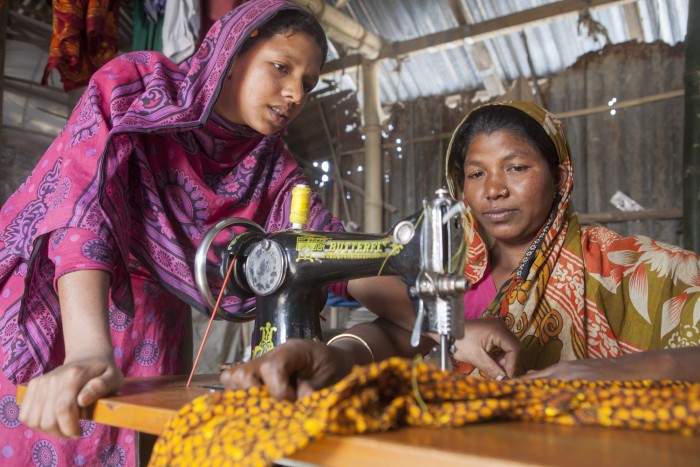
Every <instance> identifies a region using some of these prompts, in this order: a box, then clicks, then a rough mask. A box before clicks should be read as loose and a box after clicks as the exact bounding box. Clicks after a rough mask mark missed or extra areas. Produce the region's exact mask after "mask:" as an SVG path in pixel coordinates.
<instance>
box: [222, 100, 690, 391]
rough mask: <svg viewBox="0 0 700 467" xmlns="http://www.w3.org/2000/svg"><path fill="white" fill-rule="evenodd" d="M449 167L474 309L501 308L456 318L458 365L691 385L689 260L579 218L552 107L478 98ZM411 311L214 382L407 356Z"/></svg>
mask: <svg viewBox="0 0 700 467" xmlns="http://www.w3.org/2000/svg"><path fill="white" fill-rule="evenodd" d="M446 167H447V180H448V184H449V187H450V190H451V193H452V195H453V196H454V197H456V198H463V199H464V201H465V204H466V205H467V206H468V208H469V213H468V216H467V222H466V224H465V228H466V233H467V235H466V237H467V243H468V258H467V265H466V268H465V276H466V277H467V278H468V279H469V280H470V282H471V283H472V284H473V285H474V289H475V290H478V289H479V288H482V290H483V288H484V287H485V288H487V289H488V288H489V287H488V286H489V285H490V286H491V289H492V291H493V293H492V296H491V297H490V300H489V304H488V305H487V306H486V308H485V309H484V310H479V312H478V315H481V316H482V317H484V318H501V319H477V320H469V321H467V323H466V324H465V337H464V338H462V339H460V340H459V341H458V342H457V343H456V351H455V354H454V358H455V359H456V360H458V361H459V362H460V363H458V364H457V368H458V369H460V370H462V371H467V372H472V373H473V374H481V375H482V376H491V377H493V378H497V379H502V378H504V377H506V376H508V377H514V376H516V375H518V374H521V373H525V372H527V373H528V374H527V376H526V378H545V377H546V378H554V379H596V380H639V379H657V380H660V379H683V380H691V381H700V366H699V365H697V362H698V361H700V347H699V346H698V345H699V344H700V259H699V258H698V256H697V255H696V254H694V253H692V252H689V251H685V250H682V249H680V248H677V247H674V246H671V245H667V244H663V243H660V242H656V241H654V240H651V239H649V238H646V237H642V236H634V237H628V238H623V237H621V236H620V235H618V234H616V233H615V232H612V231H610V230H608V229H606V228H604V227H599V226H594V227H581V226H580V225H579V222H578V218H577V216H576V214H575V212H574V210H573V207H572V205H571V194H572V190H573V166H572V163H571V156H570V152H569V145H568V142H567V140H566V137H565V135H564V131H563V128H562V125H561V123H560V122H559V120H558V119H557V118H556V117H555V116H554V115H552V114H551V113H549V112H547V111H546V110H544V109H542V108H541V107H538V106H536V105H534V104H531V103H524V102H500V103H493V104H487V105H484V106H481V107H478V108H476V109H474V110H473V111H472V112H470V113H469V114H468V115H467V116H466V117H465V118H464V120H463V121H462V123H461V124H460V125H459V126H458V127H457V129H456V130H455V132H454V135H453V138H452V141H451V143H450V146H449V149H448V154H447V164H446ZM486 280H492V281H493V283H492V284H484V281H486ZM470 298H471V297H470V294H469V293H468V294H467V296H466V298H465V302H466V307H467V310H466V311H467V312H469V311H470V310H469V308H470V306H471V304H472V303H474V301H473V300H470ZM477 301H478V300H477ZM408 309H410V308H407V309H401V308H400V307H397V308H396V309H395V312H394V315H393V316H383V319H380V320H378V321H377V322H375V323H371V324H363V325H359V326H356V327H354V328H353V329H352V330H351V331H350V332H349V333H348V334H351V336H348V335H347V334H346V335H345V336H346V338H342V339H338V340H335V341H334V342H333V343H332V345H331V346H323V345H319V344H316V343H309V342H301V341H293V342H289V343H287V344H285V345H284V346H281V347H280V348H278V349H277V350H276V351H275V352H272V353H271V354H269V355H268V356H266V357H265V358H263V359H261V360H258V361H253V362H252V363H250V364H249V365H246V366H242V367H238V368H234V369H232V370H229V371H227V372H225V373H224V374H223V375H222V381H223V383H224V384H225V385H226V386H227V387H230V388H247V387H251V386H255V385H260V384H262V383H264V384H266V385H267V386H268V389H269V391H270V393H271V394H272V395H277V396H281V397H287V398H292V399H293V398H295V397H298V396H301V395H304V394H306V393H308V392H309V391H310V390H311V389H313V388H319V387H323V386H326V385H328V384H331V383H333V382H335V381H337V380H338V379H340V377H342V376H343V375H345V374H347V373H348V372H349V370H350V368H351V367H352V366H353V364H366V363H369V362H371V361H372V360H380V359H384V358H386V357H388V356H391V355H402V356H408V355H410V354H411V353H412V352H413V353H414V352H415V349H413V350H412V349H410V347H409V346H408V344H407V342H408V331H407V330H405V329H410V326H411V324H412V320H413V317H412V315H411V314H409V312H408V311H407V310H408ZM391 322H393V323H397V324H392V323H391ZM503 323H505V327H507V328H508V330H509V331H510V332H509V333H506V332H504V329H503V327H504V326H503ZM513 336H515V337H516V338H517V341H519V342H520V343H522V344H521V345H520V344H514V343H513V341H514V340H515V339H513ZM426 345H427V344H426ZM425 348H426V347H425V346H424V347H423V348H422V350H425ZM285 349H286V350H285ZM474 367H476V368H477V369H474Z"/></svg>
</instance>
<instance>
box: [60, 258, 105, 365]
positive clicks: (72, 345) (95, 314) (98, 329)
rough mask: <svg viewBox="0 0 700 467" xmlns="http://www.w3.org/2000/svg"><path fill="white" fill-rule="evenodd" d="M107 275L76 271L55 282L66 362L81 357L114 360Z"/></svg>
mask: <svg viewBox="0 0 700 467" xmlns="http://www.w3.org/2000/svg"><path fill="white" fill-rule="evenodd" d="M109 281H110V278H109V274H108V273H107V272H105V271H100V270H87V271H76V272H71V273H68V274H65V275H64V276H61V277H60V278H59V279H58V296H59V301H60V306H61V318H62V321H63V336H64V341H65V346H66V361H67V362H68V361H71V360H74V359H78V358H82V357H84V356H87V355H90V356H98V355H99V356H103V357H109V358H113V348H112V340H111V337H110V333H109Z"/></svg>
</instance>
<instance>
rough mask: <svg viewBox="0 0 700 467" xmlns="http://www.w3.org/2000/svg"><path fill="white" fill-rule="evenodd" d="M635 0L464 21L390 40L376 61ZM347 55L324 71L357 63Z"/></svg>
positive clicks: (566, 4)
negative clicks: (470, 21)
mask: <svg viewBox="0 0 700 467" xmlns="http://www.w3.org/2000/svg"><path fill="white" fill-rule="evenodd" d="M633 1H635V0H562V1H559V2H556V3H550V4H547V5H543V6H540V7H537V8H531V9H529V10H523V11H519V12H517V13H513V14H510V15H506V16H501V17H499V18H494V19H490V20H486V21H483V22H481V23H475V24H471V25H470V24H466V25H463V26H458V27H456V28H453V29H448V30H446V31H439V32H436V33H433V34H428V35H426V36H421V37H417V38H415V39H409V40H406V41H401V42H391V43H387V44H385V45H384V47H383V48H382V50H381V52H380V54H379V58H378V60H381V59H385V58H402V57H405V56H408V55H412V54H415V53H420V52H425V51H427V50H434V49H448V48H454V47H461V46H463V45H464V44H465V41H466V42H467V43H470V42H472V43H473V42H479V41H483V40H486V39H491V38H494V37H498V36H503V35H506V34H511V33H514V32H518V31H521V30H522V29H525V28H529V27H534V26H538V25H541V24H544V23H548V22H551V21H554V20H557V19H559V18H561V17H563V16H568V15H572V14H576V13H578V12H579V11H580V10H582V9H586V8H587V9H590V10H594V9H598V8H605V7H613V6H619V5H625V4H627V3H631V2H633ZM353 57H355V55H348V56H346V57H343V58H341V59H338V60H333V61H331V62H328V63H327V64H326V66H325V67H324V73H333V72H336V71H340V70H344V69H347V68H352V67H356V66H357V65H359V57H358V58H353Z"/></svg>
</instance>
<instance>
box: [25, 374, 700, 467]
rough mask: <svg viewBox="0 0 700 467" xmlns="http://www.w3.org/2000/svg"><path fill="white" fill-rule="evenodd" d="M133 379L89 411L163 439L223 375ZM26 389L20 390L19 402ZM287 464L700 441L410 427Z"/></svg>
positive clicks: (619, 449) (430, 459) (600, 451)
mask: <svg viewBox="0 0 700 467" xmlns="http://www.w3.org/2000/svg"><path fill="white" fill-rule="evenodd" d="M186 382H187V377H185V376H170V377H154V378H127V379H126V382H125V383H124V387H123V388H122V390H121V391H119V393H118V394H117V395H116V396H112V397H106V398H103V399H100V400H99V401H97V402H96V403H95V405H94V406H93V407H92V408H91V409H90V410H88V411H87V413H86V416H87V417H88V418H90V419H91V420H94V421H96V422H99V423H104V424H107V425H111V426H117V427H122V428H129V429H133V430H137V431H140V432H142V433H150V434H154V435H157V434H160V432H161V430H162V429H163V427H164V425H165V423H166V422H167V421H168V420H169V419H170V418H171V417H172V416H174V415H175V413H177V411H178V409H179V408H180V407H182V406H183V405H184V404H186V403H187V402H189V401H190V400H192V399H193V398H195V397H197V396H200V395H202V394H205V393H207V392H208V391H210V390H211V389H208V388H207V387H206V386H207V385H217V384H218V375H201V376H195V378H194V380H193V382H192V385H191V386H190V387H189V388H186V387H185V384H186ZM24 390H25V387H23V386H20V387H19V388H18V391H17V400H18V402H21V399H22V396H23V394H24ZM280 463H282V464H289V465H308V464H306V463H310V464H317V465H324V466H330V467H333V466H338V467H341V466H342V467H346V466H349V465H362V466H363V467H370V466H375V465H376V466H385V465H401V466H402V467H404V466H406V467H410V466H417V467H427V466H429V465H430V466H440V467H443V466H450V465H460V466H463V465H479V466H496V465H498V466H514V465H566V466H578V465H580V466H595V467H603V466H608V465H620V466H634V467H641V466H647V465H648V466H654V467H659V466H671V467H680V466H696V467H697V466H700V437H684V436H680V435H669V434H662V433H647V432H642V431H627V430H617V429H609V428H595V427H562V426H555V425H545V424H536V423H510V422H503V423H484V424H477V425H471V426H467V427H465V428H455V429H429V428H404V429H400V430H395V431H391V432H388V433H379V434H371V435H361V436H342V437H341V436H327V437H325V438H324V439H321V440H319V441H316V442H315V443H313V444H312V445H311V446H309V447H307V448H306V449H304V450H302V451H300V452H298V453H297V454H295V455H294V456H292V458H290V459H283V460H281V461H280Z"/></svg>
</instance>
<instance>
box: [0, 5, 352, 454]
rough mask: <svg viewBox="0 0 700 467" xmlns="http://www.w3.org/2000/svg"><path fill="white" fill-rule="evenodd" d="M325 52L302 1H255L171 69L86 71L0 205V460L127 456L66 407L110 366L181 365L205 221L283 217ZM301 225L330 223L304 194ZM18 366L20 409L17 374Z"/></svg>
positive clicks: (144, 369) (114, 380)
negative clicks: (47, 141) (300, 129)
mask: <svg viewBox="0 0 700 467" xmlns="http://www.w3.org/2000/svg"><path fill="white" fill-rule="evenodd" d="M326 51H327V43H326V39H325V35H324V34H323V30H322V29H321V28H320V25H319V24H318V23H317V22H316V20H315V19H314V18H313V17H312V16H311V15H310V13H308V12H305V11H303V10H301V9H299V8H298V7H296V6H294V5H293V4H291V3H288V2H286V1H282V0H261V1H251V2H248V3H245V4H244V5H243V6H241V7H239V8H238V9H236V10H233V11H231V12H230V13H229V14H228V15H226V16H225V17H223V18H222V19H221V20H220V21H218V22H217V23H215V24H214V26H213V27H212V28H211V30H210V31H209V33H208V34H207V36H206V38H205V39H204V41H203V43H202V45H201V47H200V48H199V49H198V51H197V52H196V53H195V55H194V56H193V57H191V58H190V59H189V60H187V61H186V62H184V63H183V64H182V65H180V66H176V65H174V64H173V63H171V62H170V61H168V60H167V59H166V58H165V57H163V56H162V55H160V54H158V53H154V52H134V53H129V54H126V55H123V56H121V57H119V58H116V59H114V60H112V61H111V62H109V63H108V64H106V65H105V66H104V67H102V68H101V69H100V70H99V71H98V72H96V73H95V74H94V76H93V78H92V80H91V81H90V84H89V86H88V89H87V90H86V92H85V93H84V95H83V96H82V98H81V99H80V101H79V103H78V105H77V106H76V108H75V110H74V112H73V114H72V116H71V118H70V120H69V121H68V123H67V125H66V127H65V128H64V130H63V132H62V133H61V134H60V135H59V136H58V137H57V138H56V140H55V141H54V142H53V144H52V145H51V147H50V148H49V149H48V151H47V152H46V154H45V155H44V156H43V158H42V159H41V160H40V161H39V163H38V165H37V166H36V168H35V169H34V171H33V172H32V173H31V174H30V175H29V177H28V178H27V180H26V181H25V182H24V183H23V184H22V185H21V186H20V187H19V189H18V190H17V191H16V193H14V194H13V195H12V196H11V197H10V199H9V200H8V201H7V203H6V204H5V205H4V206H3V207H2V211H1V212H2V217H1V218H0V310H2V311H1V313H0V343H1V344H2V345H1V346H0V356H1V357H2V358H1V360H2V375H0V422H1V423H0V433H1V434H0V456H2V457H1V459H2V462H0V463H5V462H9V463H11V464H13V465H14V464H18V463H21V462H24V461H25V459H27V457H30V458H31V459H32V461H33V462H34V463H35V464H36V465H46V466H49V465H51V466H53V465H86V464H89V465H98V464H99V465H114V466H116V465H120V466H121V465H131V464H134V463H135V462H136V458H137V453H136V452H135V449H134V447H135V443H134V439H135V434H134V433H133V432H131V431H127V430H117V429H112V428H108V427H105V426H100V425H96V424H95V423H93V422H89V421H84V420H83V421H80V422H79V416H78V411H79V408H80V407H85V406H87V405H89V404H90V403H92V402H93V401H94V400H95V399H96V398H98V397H100V396H102V395H104V394H106V393H109V392H112V391H115V390H118V389H119V388H120V387H121V384H122V382H123V377H124V376H153V375H166V374H174V373H178V372H182V370H183V369H182V368H180V367H179V362H180V359H181V355H180V354H179V352H178V350H179V348H178V347H179V344H180V343H181V342H182V340H183V338H184V331H185V322H186V317H187V314H188V313H189V310H190V307H194V308H197V309H198V310H199V311H202V312H207V307H206V306H205V303H204V300H203V299H202V297H201V296H200V294H199V293H198V291H197V289H196V286H195V281H194V278H193V272H192V268H193V264H194V254H195V252H196V249H197V247H198V245H199V243H200V241H201V239H202V237H203V236H204V234H205V233H206V232H207V231H208V230H209V229H210V228H211V227H212V226H213V225H214V224H215V223H216V222H217V221H218V220H220V219H222V218H226V217H234V216H235V217H244V218H248V219H251V220H253V221H255V222H257V223H258V224H260V225H262V226H263V227H264V228H265V229H267V230H277V229H281V228H286V227H287V226H288V220H287V219H288V213H289V207H290V195H291V189H292V188H293V187H294V186H295V185H296V184H298V183H305V180H304V177H303V174H302V171H301V169H300V168H299V167H298V165H297V164H296V163H295V162H294V159H293V157H292V155H291V154H290V153H289V151H288V150H287V149H286V146H285V143H284V141H283V140H282V135H283V134H284V131H285V129H286V127H287V125H288V124H289V122H290V121H291V120H292V119H293V118H294V117H295V116H296V115H297V114H298V113H299V111H300V110H301V108H302V107H303V104H304V103H305V101H306V98H307V96H308V93H309V92H310V91H311V90H312V89H313V88H314V86H315V85H316V82H317V80H318V77H319V72H320V68H321V65H322V64H323V61H324V60H325V56H326ZM309 227H310V228H313V229H326V230H341V229H342V226H341V224H340V223H339V222H338V221H337V220H336V219H335V218H332V217H331V215H330V213H329V212H328V211H327V210H326V209H325V208H324V207H323V206H322V204H321V203H320V202H319V201H318V199H316V197H313V198H312V204H311V215H310V221H309ZM224 305H225V307H226V309H227V310H229V311H231V312H235V311H236V310H237V309H239V308H240V307H241V305H243V304H241V303H240V301H238V300H237V299H235V298H229V299H227V303H225V304H224ZM48 372H50V373H48ZM47 373H48V374H47ZM39 375H44V376H39ZM37 376H39V377H38V378H37ZM32 378H35V379H33V380H32V382H31V383H30V385H29V388H28V391H27V395H26V399H25V401H24V403H23V407H22V412H21V416H20V414H19V408H18V406H17V403H16V399H15V392H16V386H15V385H16V384H18V383H22V382H27V381H29V380H30V379H32ZM20 420H21V421H20ZM22 422H24V423H22ZM25 423H26V425H25ZM30 427H31V428H30ZM37 428H38V429H41V430H42V431H44V432H47V433H50V434H52V435H54V436H55V437H54V436H47V435H45V434H43V433H41V432H39V431H37V430H36V429H37Z"/></svg>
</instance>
